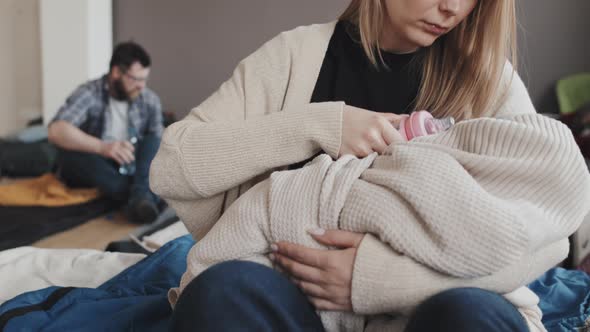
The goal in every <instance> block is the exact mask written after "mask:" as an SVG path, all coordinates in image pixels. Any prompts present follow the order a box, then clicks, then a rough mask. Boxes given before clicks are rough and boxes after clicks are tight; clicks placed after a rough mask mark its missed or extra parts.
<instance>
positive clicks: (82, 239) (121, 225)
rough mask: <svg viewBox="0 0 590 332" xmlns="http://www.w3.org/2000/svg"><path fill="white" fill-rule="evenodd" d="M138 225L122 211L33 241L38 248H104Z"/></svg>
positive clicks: (125, 235)
mask: <svg viewBox="0 0 590 332" xmlns="http://www.w3.org/2000/svg"><path fill="white" fill-rule="evenodd" d="M139 227H140V226H139V225H137V224H132V223H130V222H128V221H127V220H126V219H125V218H124V216H123V214H122V213H120V212H117V213H115V214H114V215H111V216H103V217H100V218H96V219H93V220H91V221H88V222H86V223H84V224H82V225H79V226H76V227H74V228H72V229H69V230H67V231H64V232H61V233H57V234H54V235H51V236H49V237H46V238H44V239H41V240H39V241H37V242H35V243H33V246H34V247H39V248H87V249H97V250H104V249H105V248H106V246H107V245H108V244H109V243H110V242H112V241H118V240H122V239H124V238H126V237H127V235H128V234H129V233H131V232H133V231H134V230H136V229H137V228H139Z"/></svg>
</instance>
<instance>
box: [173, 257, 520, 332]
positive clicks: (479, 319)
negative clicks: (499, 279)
mask: <svg viewBox="0 0 590 332" xmlns="http://www.w3.org/2000/svg"><path fill="white" fill-rule="evenodd" d="M171 330H172V331H324V328H323V326H322V323H321V321H320V318H319V316H318V315H317V314H316V312H315V309H314V308H313V306H312V305H311V303H310V302H309V301H308V300H307V298H306V296H305V295H304V294H303V293H302V292H301V291H300V290H299V289H298V288H297V287H296V286H295V285H294V284H293V283H291V282H290V281H289V279H287V278H286V277H285V276H283V275H282V274H280V273H279V272H277V271H275V270H273V269H270V268H268V267H266V266H263V265H260V264H256V263H252V262H243V261H230V262H225V263H221V264H218V265H215V266H213V267H211V268H209V269H208V270H206V271H205V272H203V273H202V274H200V275H199V276H198V277H197V278H195V279H194V280H193V281H192V282H191V283H189V285H188V286H187V287H186V289H185V290H184V291H183V293H182V294H181V296H180V298H179V299H178V303H177V304H176V307H175V310H174V314H173V317H172V323H171ZM418 331H442V332H446V331H449V332H450V331H453V332H462V331H469V332H476V331H483V332H488V331H489V332H492V331H493V332H503V331H511V332H512V331H516V332H520V331H523V332H524V331H528V328H527V326H526V323H525V321H524V319H523V318H522V316H521V315H520V314H519V312H518V311H517V309H516V307H514V306H513V305H512V304H511V303H510V302H508V301H507V300H506V299H504V298H503V297H502V296H500V295H497V294H495V293H492V292H488V291H484V290H481V289H477V288H458V289H453V290H449V291H445V292H443V293H440V294H438V295H435V296H433V297H432V298H430V299H428V300H426V301H425V302H424V303H422V304H421V305H420V306H418V308H417V309H416V312H415V314H414V315H413V316H412V317H411V318H410V322H409V325H408V327H407V328H406V332H418Z"/></svg>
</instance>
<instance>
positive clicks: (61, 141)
mask: <svg viewBox="0 0 590 332" xmlns="http://www.w3.org/2000/svg"><path fill="white" fill-rule="evenodd" d="M49 141H50V142H51V143H53V144H55V145H57V146H59V147H60V148H62V149H66V150H74V151H80V152H86V153H92V154H97V155H99V156H102V157H105V158H108V159H113V160H115V161H116V162H118V163H119V164H121V165H123V164H126V163H130V162H132V161H133V160H135V156H134V155H133V151H134V147H133V145H131V143H129V142H127V141H118V142H104V141H102V140H100V139H98V138H96V137H94V136H91V135H88V134H86V133H85V132H83V131H82V130H80V129H78V128H77V127H76V126H74V125H72V124H71V123H69V122H67V121H64V120H57V121H55V122H52V123H51V124H50V125H49Z"/></svg>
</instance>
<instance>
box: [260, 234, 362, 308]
mask: <svg viewBox="0 0 590 332" xmlns="http://www.w3.org/2000/svg"><path fill="white" fill-rule="evenodd" d="M322 232H323V234H322ZM309 233H310V235H311V236H312V237H313V238H314V239H315V240H316V241H318V242H319V243H321V244H324V245H326V246H331V247H336V248H338V249H333V250H322V249H311V248H307V247H304V246H301V245H298V244H293V243H288V242H278V243H275V244H274V245H272V246H271V248H272V249H273V254H271V256H270V257H271V259H272V260H273V261H274V262H275V263H277V264H278V265H279V266H280V267H281V268H282V269H283V270H284V271H285V272H287V273H288V274H289V275H290V276H291V280H293V282H294V283H295V284H296V285H297V286H298V287H299V288H300V289H301V290H302V291H303V292H304V293H305V294H306V295H307V297H308V298H309V300H310V301H311V303H312V304H313V305H314V306H315V307H316V309H318V310H331V311H352V301H351V298H350V296H351V286H352V270H353V268H354V259H355V257H356V251H357V248H358V246H359V245H360V243H361V241H362V240H363V237H364V234H361V233H354V232H347V231H341V230H327V231H324V230H322V229H319V230H313V231H310V232H309Z"/></svg>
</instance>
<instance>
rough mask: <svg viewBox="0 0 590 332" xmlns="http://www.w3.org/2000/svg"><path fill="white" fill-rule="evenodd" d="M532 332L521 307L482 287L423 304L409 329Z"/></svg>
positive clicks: (454, 291) (455, 291)
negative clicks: (519, 309)
mask: <svg viewBox="0 0 590 332" xmlns="http://www.w3.org/2000/svg"><path fill="white" fill-rule="evenodd" d="M431 330H437V331H457V332H461V331H482V332H487V331H490V332H492V331H494V332H502V331H511V332H512V331H515V332H520V331H522V332H525V331H528V327H527V324H526V322H525V320H524V318H523V317H522V315H521V314H520V312H519V311H518V310H517V308H516V307H515V306H514V305H513V304H512V303H510V302H508V300H506V299H505V298H504V297H503V296H500V295H498V294H496V293H493V292H490V291H486V290H483V289H478V288H457V289H451V290H448V291H444V292H442V293H439V294H437V295H435V296H433V297H431V298H429V299H427V300H426V301H424V303H422V304H420V305H419V306H418V308H416V311H415V312H414V314H413V315H412V317H411V319H410V322H409V324H408V327H407V330H406V331H407V332H415V331H431Z"/></svg>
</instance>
